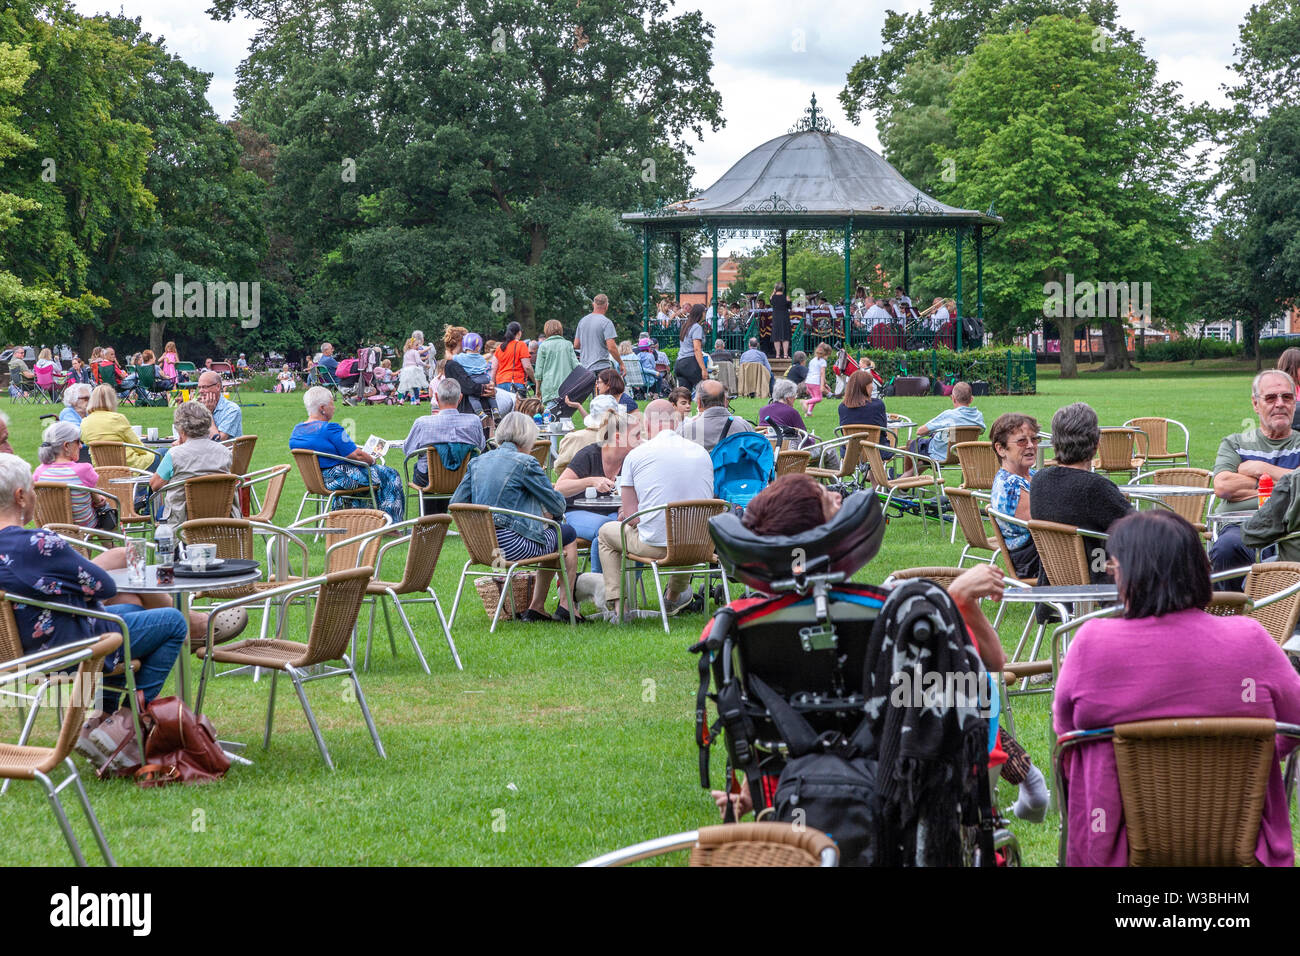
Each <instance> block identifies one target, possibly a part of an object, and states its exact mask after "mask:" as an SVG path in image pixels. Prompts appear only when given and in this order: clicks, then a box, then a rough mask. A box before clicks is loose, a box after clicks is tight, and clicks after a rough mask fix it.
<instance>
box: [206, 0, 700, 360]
mask: <svg viewBox="0 0 1300 956" xmlns="http://www.w3.org/2000/svg"><path fill="white" fill-rule="evenodd" d="M210 12H211V13H212V14H213V15H214V16H218V17H229V16H233V15H235V14H236V13H238V12H243V13H248V14H249V15H252V16H257V17H260V18H261V19H262V22H263V24H264V28H263V30H262V32H261V33H260V34H259V35H258V37H257V38H256V39H255V41H254V45H253V51H252V53H251V54H250V57H249V59H248V61H247V62H246V63H245V64H244V65H243V66H242V67H241V71H240V77H241V80H240V87H239V95H240V119H241V121H242V122H243V123H245V124H247V125H248V126H250V127H252V128H254V129H255V130H257V131H258V132H259V133H262V134H264V135H265V136H267V137H268V138H269V140H270V141H271V142H272V143H274V144H275V147H276V150H277V155H276V159H275V177H274V182H273V185H272V195H271V208H272V209H273V210H274V216H273V220H272V224H273V226H274V227H275V228H276V229H278V230H282V231H283V233H284V234H285V235H286V236H287V237H289V239H290V241H291V243H292V247H293V255H294V257H295V265H294V272H295V277H296V279H297V281H298V282H299V283H300V284H301V286H302V288H303V290H304V294H303V299H302V319H301V321H302V322H303V323H304V324H309V325H310V326H311V327H312V328H314V329H320V330H321V332H322V335H324V334H330V335H333V336H334V337H336V338H340V339H342V340H343V341H345V342H353V341H357V340H358V339H360V338H362V337H365V336H370V335H374V334H378V333H387V334H390V335H399V334H404V333H405V332H407V331H409V330H410V329H411V328H412V327H421V328H425V329H428V328H429V327H432V326H435V325H439V324H441V323H443V322H460V323H467V324H471V325H473V326H475V327H478V328H484V327H488V328H496V327H500V326H502V325H504V324H505V322H507V321H509V320H510V319H511V318H514V319H517V320H518V321H520V322H521V323H523V324H524V326H525V328H527V329H529V330H535V329H536V328H537V327H538V326H539V325H540V323H541V322H542V321H544V320H545V319H548V318H561V319H568V320H570V322H571V321H572V320H573V319H574V318H576V317H577V316H578V315H581V314H583V313H584V312H585V311H587V303H588V302H589V300H590V298H591V296H593V295H594V294H595V293H597V292H606V293H607V294H609V295H610V298H611V301H612V302H613V303H614V307H613V309H612V310H611V311H612V312H615V313H621V314H628V313H632V312H639V309H640V298H641V296H640V287H641V250H640V241H639V237H638V236H637V235H635V234H634V233H632V232H631V231H630V230H628V229H626V228H625V227H624V226H623V225H622V224H621V222H620V221H619V219H618V214H619V212H621V211H624V210H628V209H634V208H637V207H641V206H648V205H650V204H652V203H653V202H654V201H655V200H656V199H668V198H672V199H676V198H680V197H681V196H682V195H685V194H686V192H687V190H688V187H689V181H690V167H689V165H688V163H687V158H688V157H689V155H690V143H689V142H688V140H687V137H688V134H691V133H694V134H696V135H698V134H699V133H700V132H701V131H702V129H703V127H704V126H705V125H708V126H710V127H712V128H714V129H716V128H718V127H719V126H720V125H721V119H720V115H719V99H718V94H717V92H716V91H715V90H714V89H713V87H712V85H711V83H710V82H709V79H708V72H709V67H710V61H711V57H710V49H711V37H712V27H710V26H709V25H708V24H707V23H705V22H704V21H703V19H702V18H701V17H700V15H699V14H698V13H687V14H683V15H681V16H678V17H675V18H670V17H668V16H667V4H666V3H664V2H662V0H637V2H633V3H619V2H615V0H585V2H583V3H580V4H573V3H568V2H564V3H561V2H556V0H551V2H546V3H526V2H523V0H508V2H498V3H488V4H471V5H469V6H466V5H464V4H461V3H453V2H451V0H415V2H410V0H400V2H399V0H377V2H375V3H374V4H372V5H370V6H369V7H368V8H367V10H366V11H365V13H364V15H361V16H358V15H356V13H355V11H354V10H352V8H351V7H349V6H347V5H344V4H340V3H333V2H314V3H308V2H306V0H304V2H300V3H294V4H265V3H261V2H245V0H219V2H217V3H216V4H214V6H213V8H212V9H211V11H210ZM658 264H659V263H658V260H656V262H655V263H652V275H655V274H658V269H657V266H658Z"/></svg>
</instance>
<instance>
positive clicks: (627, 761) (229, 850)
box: [0, 361, 1253, 866]
mask: <svg viewBox="0 0 1300 956" xmlns="http://www.w3.org/2000/svg"><path fill="white" fill-rule="evenodd" d="M1252 373H1253V369H1252V368H1250V367H1248V366H1246V365H1243V364H1240V363H1233V362H1227V361H1219V362H1208V363H1207V362H1199V363H1197V365H1196V366H1195V367H1191V366H1189V365H1187V364H1186V363H1177V364H1172V365H1168V366H1150V367H1147V368H1145V369H1143V370H1142V371H1141V372H1140V373H1124V374H1105V375H1103V374H1098V373H1095V372H1090V371H1085V372H1084V373H1083V374H1081V375H1080V377H1079V378H1077V379H1075V380H1060V379H1059V378H1058V377H1057V375H1056V372H1055V369H1054V368H1052V367H1041V368H1040V369H1039V383H1038V384H1039V392H1038V394H1037V395H1032V396H1010V397H1006V396H994V397H989V398H981V399H979V400H978V401H977V403H976V404H977V405H978V407H979V408H980V409H981V410H982V411H983V412H984V416H985V421H986V422H987V423H990V424H991V423H992V421H993V419H994V418H995V417H996V416H997V415H999V414H1001V413H1002V412H1006V411H1020V412H1027V413H1030V414H1033V415H1036V416H1037V417H1038V418H1039V421H1040V423H1041V424H1042V425H1043V426H1044V427H1046V426H1047V425H1048V424H1049V422H1050V419H1051V415H1052V413H1053V412H1054V411H1055V410H1056V409H1057V408H1059V407H1060V406H1062V405H1064V404H1067V403H1069V402H1073V401H1087V402H1088V403H1090V404H1091V405H1093V407H1094V408H1096V409H1097V411H1098V414H1099V415H1100V418H1101V422H1102V424H1103V425H1118V424H1122V423H1123V422H1124V421H1125V420H1127V419H1129V418H1132V417H1136V416H1139V415H1147V414H1153V415H1158V414H1164V415H1168V416H1169V417H1172V418H1177V419H1178V420H1180V421H1182V422H1183V423H1184V424H1186V425H1187V426H1188V428H1189V429H1190V431H1191V436H1192V445H1191V449H1192V463H1193V464H1194V465H1197V466H1200V467H1207V468H1208V467H1210V465H1211V464H1212V462H1213V458H1214V454H1215V451H1216V449H1217V447H1218V443H1219V440H1220V439H1221V438H1222V437H1223V435H1225V434H1227V433H1229V432H1233V431H1237V430H1239V429H1240V427H1241V426H1242V424H1243V422H1249V421H1250V420H1251V416H1252V413H1251V406H1250V396H1249V384H1250V376H1251V374H1252ZM243 399H244V400H245V401H246V402H251V403H257V404H255V405H248V406H246V407H245V410H244V428H245V431H246V432H247V433H249V434H257V435H259V436H261V437H260V439H259V442H258V445H257V449H256V451H255V453H254V456H253V467H254V468H262V467H266V466H269V465H273V464H278V463H281V462H285V461H287V460H288V458H289V456H288V454H287V451H286V448H287V439H288V433H289V430H290V429H291V427H292V426H293V424H294V423H295V422H297V421H300V420H301V419H302V418H303V413H302V404H301V400H300V396H299V395H290V396H283V395H268V394H245V395H244V396H243ZM757 404H758V403H757V402H755V401H754V400H738V401H736V402H735V403H734V405H735V408H736V410H737V411H738V412H740V413H742V414H745V415H750V416H752V413H753V412H754V411H756V408H757ZM836 404H837V403H836V402H835V401H833V400H829V401H826V402H823V403H822V404H821V405H820V406H819V407H818V408H817V409H816V410H815V412H814V414H813V416H812V420H811V426H812V428H813V429H814V430H815V431H817V432H819V433H821V434H823V435H828V434H830V432H831V431H832V429H833V426H834V424H835V423H836V421H837V419H836V412H835V409H836ZM887 404H888V406H889V408H890V411H892V412H897V413H900V414H904V415H907V416H909V417H911V418H913V419H914V420H916V421H918V422H923V421H924V420H926V419H927V418H929V417H931V416H932V415H934V414H937V413H938V412H939V411H941V410H943V409H944V408H946V407H948V405H949V401H948V400H947V399H944V398H912V399H889V400H887ZM51 410H52V409H51V408H50V407H49V406H25V405H18V406H14V407H12V408H6V409H5V411H6V412H7V413H8V414H9V415H10V416H11V418H12V420H13V422H12V426H11V432H10V434H11V436H12V439H11V440H12V444H13V446H14V448H15V450H16V451H17V452H18V453H19V454H20V455H23V456H24V457H26V458H28V459H29V460H35V450H36V445H37V444H38V442H39V428H40V422H39V421H38V416H39V415H40V414H41V413H42V412H49V411H51ZM54 410H57V409H54ZM124 411H125V412H126V414H127V416H128V417H129V418H130V419H131V421H132V423H134V424H140V425H143V426H145V427H149V426H151V425H153V426H158V427H160V428H163V429H166V428H167V427H168V426H169V425H170V411H169V410H168V409H163V408H148V409H131V408H128V409H125V410H124ZM422 412H423V409H418V408H413V407H410V406H392V407H372V408H359V409H354V408H347V407H343V406H340V407H339V411H338V420H340V421H342V422H344V424H345V425H346V424H347V420H351V421H352V423H353V427H354V430H355V434H356V435H357V436H358V437H359V438H360V439H362V440H364V439H365V437H366V436H367V435H369V434H370V433H372V432H373V433H376V434H379V435H381V436H383V437H385V438H396V439H400V438H402V437H403V436H404V435H405V434H406V432H407V430H408V429H409V427H410V423H411V422H412V421H413V420H414V419H415V418H416V417H417V415H419V414H421V413H422ZM399 460H400V459H399V458H397V457H396V456H394V457H391V458H390V462H392V461H399ZM301 495H302V484H301V482H300V481H299V479H298V478H297V475H296V473H295V474H293V476H292V477H291V480H290V482H289V484H288V486H287V488H286V491H285V495H284V497H283V499H282V500H281V504H280V510H279V514H278V523H280V524H287V523H288V522H290V521H292V520H293V518H294V514H295V512H296V510H297V508H298V502H299V500H300V497H301ZM322 551H323V548H321V547H318V548H316V549H315V552H314V555H313V565H312V568H313V570H316V569H318V568H319V566H320V561H321V552H322ZM960 552H961V545H960V543H958V544H955V545H954V544H949V542H948V529H947V528H946V527H945V529H944V531H943V533H940V532H939V531H938V530H937V529H936V527H935V526H934V524H933V523H930V524H929V526H928V532H923V531H922V530H921V523H920V521H919V520H918V519H913V518H903V519H898V520H895V521H892V522H891V523H890V525H889V530H888V532H887V534H886V537H885V542H884V546H883V548H882V549H881V551H880V554H879V555H878V556H877V557H876V559H875V560H874V561H873V562H872V563H871V564H870V565H868V566H867V567H866V568H864V569H863V570H862V571H861V572H859V574H858V575H857V578H858V579H859V580H864V581H880V580H883V579H884V578H885V577H886V576H887V574H888V573H889V571H890V570H892V569H898V568H905V567H914V566H919V565H944V564H955V563H956V560H957V557H958V555H959V554H960ZM464 560H465V553H464V549H463V548H462V547H461V545H460V543H459V541H457V540H455V539H449V543H448V545H447V548H446V550H445V551H444V554H443V557H442V560H441V562H440V564H439V569H438V572H437V574H436V576H435V580H434V586H435V588H436V590H437V592H438V594H439V596H440V597H441V599H442V601H443V603H444V606H445V607H446V609H447V611H448V613H450V607H451V601H452V597H453V595H454V594H455V589H456V581H457V577H458V574H459V570H460V567H461V565H462V563H463V562H464ZM398 571H399V569H398V568H396V567H393V568H389V569H388V573H390V574H396V573H398ZM471 588H472V585H469V584H467V585H466V590H467V592H469V593H467V595H466V597H465V599H464V600H463V601H462V605H461V613H460V615H459V617H458V619H457V621H456V625H455V627H454V630H453V636H454V637H455V639H456V643H457V646H458V648H459V650H460V653H461V656H462V659H463V660H464V663H465V670H464V671H463V672H458V671H457V670H456V669H455V666H454V665H453V663H452V661H451V657H450V654H449V653H448V652H447V649H446V645H445V642H444V640H443V637H442V634H441V631H440V629H439V628H438V627H437V623H436V620H435V618H434V614H433V610H432V608H430V607H428V606H418V607H416V608H414V609H413V610H412V612H411V618H412V623H413V625H414V626H415V628H416V631H417V634H418V636H419V638H420V641H421V645H422V647H423V649H424V652H425V654H426V656H427V657H428V659H429V663H430V667H431V668H432V670H433V674H432V676H425V675H424V674H423V673H422V672H421V671H420V670H419V667H418V664H417V663H416V661H415V658H414V655H413V654H412V652H411V648H410V646H409V644H408V643H407V641H406V638H405V635H404V634H403V633H402V632H401V630H400V625H397V627H398V630H397V632H396V636H397V655H396V657H394V656H393V654H392V653H391V651H390V650H389V648H388V646H387V639H386V636H385V634H384V625H383V621H382V615H381V619H380V620H379V621H378V622H377V623H376V629H375V630H376V633H375V638H376V645H375V649H374V653H373V658H372V669H371V670H370V672H369V673H365V674H363V675H362V678H361V680H362V686H363V688H364V690H365V693H366V696H367V698H368V701H369V704H370V708H371V710H372V712H373V713H374V716H375V720H376V722H377V724H378V726H379V729H380V733H381V736H382V738H383V741H384V746H385V748H386V749H387V751H388V759H387V760H381V759H379V758H378V756H377V755H376V754H375V752H374V750H373V748H372V746H371V743H370V739H369V735H368V734H367V732H366V730H365V726H364V724H363V722H362V720H361V716H360V714H359V712H358V710H357V707H356V704H355V703H354V702H352V700H351V699H350V694H349V693H348V692H347V688H346V687H345V683H344V681H342V680H339V681H337V682H332V681H331V682H317V683H314V684H312V685H310V686H309V688H308V691H307V693H308V695H309V699H310V700H311V701H312V705H313V707H314V708H315V710H316V713H317V716H318V719H319V720H320V723H321V726H322V729H323V733H324V735H325V739H326V742H327V743H328V745H329V747H330V750H331V753H332V755H333V757H334V760H335V762H336V764H337V766H338V770H337V771H335V772H333V773H331V772H330V771H328V770H326V769H325V767H324V764H323V763H322V761H321V759H320V757H319V754H318V752H317V750H316V747H315V744H314V742H313V740H312V738H311V735H310V732H309V731H308V729H307V725H306V721H305V719H304V718H303V715H302V712H301V709H300V708H299V706H298V703H297V701H296V700H295V698H294V695H293V693H292V691H291V690H290V688H289V687H288V686H287V685H288V682H287V681H282V682H281V684H282V685H284V686H281V687H280V689H279V700H278V702H277V707H276V711H277V713H276V717H275V730H274V733H273V735H272V738H271V746H270V748H269V749H268V750H263V749H262V748H261V746H260V745H259V741H260V738H261V731H262V727H263V721H264V718H265V708H266V698H267V691H268V689H269V682H268V680H267V679H265V678H264V679H263V680H262V681H261V682H258V683H254V682H253V681H252V680H251V679H249V678H247V677H233V678H228V679H222V680H219V681H217V682H215V684H213V685H212V686H210V687H209V700H210V706H209V707H208V713H209V714H210V716H211V717H212V719H213V721H214V723H215V724H216V726H217V728H218V730H219V731H220V733H221V735H222V736H223V737H225V738H227V739H234V740H242V741H247V742H248V743H249V748H248V752H247V753H248V756H249V757H251V758H252V759H253V760H254V761H255V765H254V766H251V767H235V768H233V769H232V770H231V772H230V774H229V775H228V776H227V778H226V779H225V780H224V781H222V782H220V783H217V784H213V785H209V786H203V787H172V788H168V789H164V790H159V791H144V790H140V789H138V788H137V787H135V786H134V785H133V784H131V783H129V782H126V781H122V780H117V781H108V782H99V781H96V780H94V779H93V777H91V779H89V780H88V782H87V783H88V787H89V790H90V794H91V800H92V803H93V805H94V807H95V810H96V812H97V813H98V815H99V818H100V820H101V822H102V823H103V825H104V827H105V828H106V831H107V833H108V838H109V841H110V845H111V846H112V848H113V850H114V852H115V854H116V855H117V858H118V860H119V862H121V863H123V864H125V865H137V866H148V865H154V864H176V863H185V864H192V865H250V864H251V865H256V864H290V865H303V864H450V865H464V864H493V865H512V864H560V865H568V864H572V863H576V862H579V861H581V860H583V859H586V858H588V857H590V856H593V855H596V854H598V853H600V852H603V851H605V850H609V849H612V848H615V847H618V846H622V845H625V844H628V843H633V842H636V841H638V840H641V839H645V838H648V837H651V836H656V835H662V834H667V833H674V832H678V831H681V830H688V829H692V828H695V827H698V826H701V825H705V824H709V823H712V822H715V821H716V819H717V814H716V811H715V810H714V808H713V805H712V802H711V801H710V799H709V797H708V794H707V793H706V792H705V791H703V790H701V788H700V787H699V781H698V771H697V759H696V751H695V744H694V736H693V735H694V702H695V690H696V684H697V676H696V667H695V664H696V658H695V657H694V656H692V655H690V654H688V653H687V651H686V648H687V647H688V646H689V645H690V644H691V643H693V641H694V640H695V638H696V636H697V635H698V633H699V631H700V628H701V627H702V626H703V624H704V622H705V618H704V617H703V616H702V615H695V616H683V617H680V618H676V619H674V620H673V621H672V634H671V635H665V634H664V633H663V631H662V628H661V627H660V625H659V623H658V622H657V621H649V622H639V623H636V624H629V625H624V626H621V627H619V626H613V625H606V624H602V623H592V624H587V625H584V626H581V627H579V628H577V629H576V630H571V629H569V628H567V627H565V626H561V625H559V624H555V625H544V624H536V625H525V624H518V623H504V624H502V625H501V626H500V627H498V628H497V631H496V633H495V634H489V633H488V621H489V619H488V617H487V615H485V613H484V611H483V608H482V605H481V603H480V602H479V600H478V598H477V595H476V594H474V593H472V591H471ZM363 613H364V611H363ZM989 613H990V616H991V615H992V609H990V610H989ZM1024 620H1025V611H1023V610H1021V609H1019V608H1010V609H1009V610H1008V614H1007V615H1006V620H1005V621H1004V622H1003V625H1002V629H1001V633H1002V637H1003V642H1004V644H1005V645H1006V646H1007V648H1008V650H1010V649H1011V648H1013V647H1014V643H1015V640H1016V638H1017V637H1018V635H1019V633H1020V630H1021V627H1022V626H1023V623H1024ZM364 623H365V619H364V618H363V627H364ZM252 626H256V617H254V621H253V622H252V624H251V625H250V627H252ZM290 636H293V637H296V638H298V639H303V638H304V636H305V632H304V627H303V616H302V614H301V613H300V612H295V613H294V614H292V615H291V616H290ZM1013 705H1014V711H1015V718H1016V724H1017V733H1018V736H1019V739H1020V741H1021V743H1022V744H1024V745H1025V746H1026V747H1027V748H1028V750H1029V751H1030V753H1031V754H1032V755H1033V757H1034V761H1035V763H1036V764H1037V765H1038V766H1039V767H1040V768H1042V769H1043V770H1044V772H1045V773H1047V774H1049V776H1050V767H1049V764H1050V753H1051V744H1052V736H1051V721H1050V709H1049V708H1050V704H1049V698H1048V695H1032V696H1029V697H1018V698H1016V699H1015V700H1014V702H1013ZM0 720H2V721H3V726H4V728H5V733H6V735H7V737H6V739H16V737H17V727H18V726H19V721H18V714H17V712H16V711H14V712H13V713H12V714H10V715H8V716H3V715H0ZM54 732H55V727H54V711H53V708H50V709H49V710H48V711H47V712H45V713H44V714H43V715H42V717H41V720H40V723H39V724H38V730H37V738H38V740H39V742H43V743H47V742H52V740H53V735H54ZM714 757H715V759H714V764H713V766H714V781H715V784H716V783H719V782H720V780H721V772H722V766H723V763H724V760H725V755H724V752H723V748H721V747H718V748H716V749H715V755H714ZM75 759H76V760H78V762H79V766H81V767H82V768H83V770H85V769H86V765H85V763H84V762H83V761H81V758H79V757H78V758H75ZM86 775H87V776H90V774H89V773H88V772H87V774H86ZM1014 798H1015V788H1013V787H1009V786H1007V785H1005V784H1004V785H1002V787H1001V792H1000V793H999V800H1000V803H1001V805H1003V806H1007V805H1009V804H1010V802H1011V801H1012V800H1014ZM73 802H75V799H74V800H73ZM69 811H70V813H72V817H73V825H74V828H75V829H76V830H77V833H78V834H79V836H80V837H81V838H82V841H83V848H84V849H85V851H86V852H87V853H88V854H93V853H94V847H93V841H91V840H90V837H89V831H88V828H87V827H86V826H85V825H84V821H81V820H79V819H78V816H77V814H76V812H75V811H73V809H72V807H70V806H69ZM1013 829H1014V830H1015V832H1016V834H1017V836H1018V837H1019V839H1020V844H1021V847H1022V850H1023V852H1024V856H1025V861H1026V863H1027V864H1030V865H1040V866H1045V865H1052V864H1053V863H1054V862H1055V851H1056V833H1057V827H1056V817H1055V815H1049V817H1048V819H1047V821H1046V822H1045V823H1043V824H1028V823H1020V822H1016V823H1014V824H1013ZM0 832H2V833H4V834H5V838H4V839H3V840H0V864H3V865H21V864H53V865H64V864H66V863H67V862H68V861H69V859H70V857H69V856H68V853H67V851H66V849H65V847H64V844H63V841H62V839H61V838H60V836H59V834H58V829H57V826H56V824H55V821H54V820H53V818H52V814H51V813H50V812H49V809H48V806H47V804H46V801H45V797H44V796H43V794H42V793H41V791H40V788H39V787H37V786H35V785H32V784H24V783H16V784H14V785H13V786H12V787H11V788H10V791H9V793H8V794H6V795H5V796H4V797H3V798H0Z"/></svg>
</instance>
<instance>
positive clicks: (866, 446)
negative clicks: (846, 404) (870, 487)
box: [860, 441, 944, 530]
mask: <svg viewBox="0 0 1300 956" xmlns="http://www.w3.org/2000/svg"><path fill="white" fill-rule="evenodd" d="M860 445H861V448H862V455H863V457H864V458H865V459H866V461H867V468H868V471H869V472H870V475H871V482H872V484H874V485H875V486H876V493H877V494H878V495H879V494H883V495H884V496H885V502H884V506H883V508H882V509H881V510H883V511H885V520H886V522H888V521H889V514H888V509H889V505H890V504H891V503H892V502H893V500H894V496H895V495H897V494H898V493H899V492H900V491H919V490H921V489H923V488H930V489H933V492H934V494H933V496H932V499H931V500H932V501H933V504H934V508H935V519H936V520H937V521H938V522H939V523H940V525H942V524H943V513H942V511H941V510H940V509H941V502H942V501H943V498H944V483H943V471H942V470H941V469H939V468H936V469H934V470H933V471H928V472H925V473H924V474H922V473H920V472H919V471H918V473H917V474H915V475H911V476H908V477H904V478H891V477H890V476H889V472H888V470H887V469H886V468H885V460H884V458H883V457H882V454H881V453H882V452H887V451H889V452H893V453H894V455H895V457H902V458H908V459H911V460H912V461H913V462H915V463H916V467H917V468H918V469H919V468H920V467H921V463H922V462H923V461H929V460H930V459H928V458H926V456H925V455H918V454H916V453H914V452H910V451H907V450H905V449H902V448H890V447H888V446H886V445H876V444H873V443H871V442H866V441H864V442H860ZM913 500H914V501H915V502H916V505H917V508H918V510H919V512H920V515H921V527H922V528H923V529H925V530H928V525H927V524H926V520H925V519H926V507H925V506H926V504H927V502H926V500H925V499H924V498H922V497H921V496H919V495H918V496H916V497H915V498H914V499H913Z"/></svg>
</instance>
